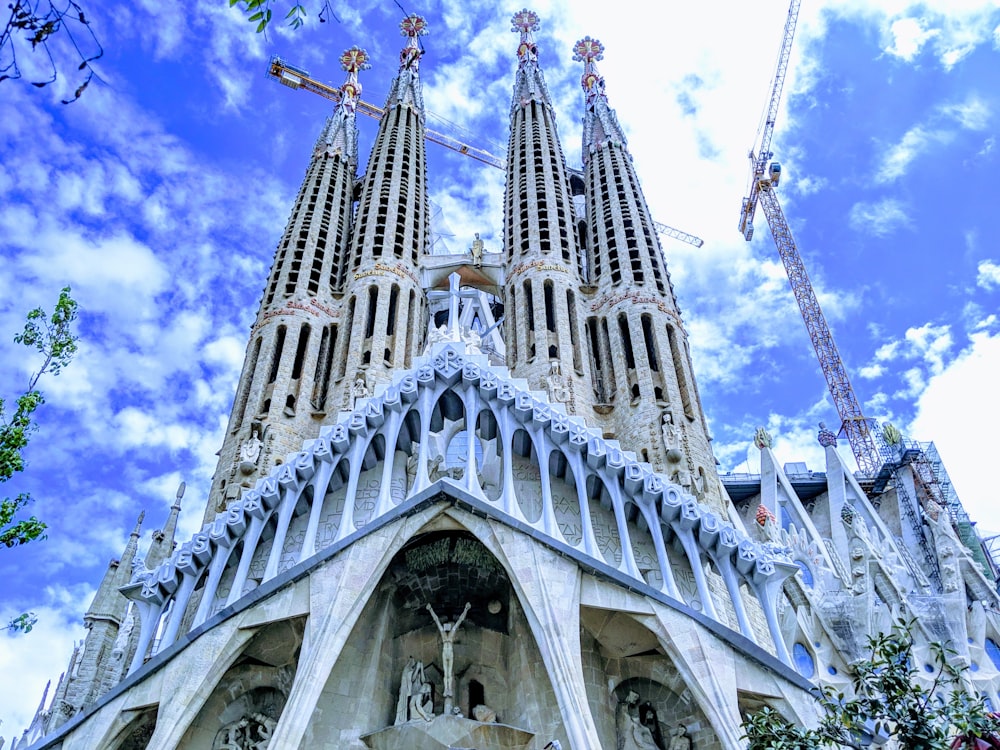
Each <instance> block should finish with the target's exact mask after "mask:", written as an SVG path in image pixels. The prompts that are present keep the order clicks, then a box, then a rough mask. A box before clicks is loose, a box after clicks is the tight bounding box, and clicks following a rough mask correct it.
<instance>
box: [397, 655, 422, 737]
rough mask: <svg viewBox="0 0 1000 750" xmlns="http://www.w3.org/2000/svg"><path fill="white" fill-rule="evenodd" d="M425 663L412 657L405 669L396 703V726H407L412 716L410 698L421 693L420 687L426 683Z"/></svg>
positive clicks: (407, 661)
mask: <svg viewBox="0 0 1000 750" xmlns="http://www.w3.org/2000/svg"><path fill="white" fill-rule="evenodd" d="M425 681H426V680H425V678H424V663H423V662H422V661H414V660H413V657H412V656H411V657H410V658H409V659H407V660H406V666H404V667H403V675H402V677H401V678H400V680H399V699H398V700H397V701H396V721H395V723H396V724H405V723H406V722H407V721H408V720H409V718H410V716H409V715H408V711H409V707H410V698H411V697H412V696H413V695H414V694H417V693H419V692H420V686H421V685H422V684H423V683H424V682H425Z"/></svg>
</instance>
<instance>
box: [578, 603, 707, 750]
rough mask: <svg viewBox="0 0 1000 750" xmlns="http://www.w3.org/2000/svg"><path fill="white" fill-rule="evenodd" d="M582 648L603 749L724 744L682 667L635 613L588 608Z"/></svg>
mask: <svg viewBox="0 0 1000 750" xmlns="http://www.w3.org/2000/svg"><path fill="white" fill-rule="evenodd" d="M580 650H581V655H582V659H583V667H584V672H585V673H586V674H588V675H592V677H590V678H588V680H587V699H588V703H589V705H590V710H591V712H592V714H593V716H594V722H595V724H596V726H597V730H598V734H599V735H600V737H601V746H602V747H609V748H614V747H617V748H628V749H629V750H645V749H646V748H651V747H657V748H662V749H663V750H667V748H670V747H688V748H690V747H692V746H694V747H717V746H718V740H717V739H716V736H715V732H714V731H713V730H712V728H711V725H710V724H709V721H708V718H707V716H706V715H705V713H704V712H703V711H702V709H701V708H700V707H699V705H698V703H697V701H696V700H695V699H694V696H693V694H692V691H691V690H690V689H689V688H688V686H687V684H686V682H685V680H684V677H683V676H682V675H681V672H680V670H679V669H678V668H677V665H676V664H675V663H674V661H673V659H672V658H671V657H670V656H669V655H668V654H667V652H666V651H665V649H664V648H663V646H662V644H661V643H660V642H659V639H658V638H657V637H656V634H655V633H653V632H652V631H650V630H649V629H648V628H646V627H645V626H644V625H643V624H641V623H640V622H639V621H638V620H637V619H636V618H635V617H634V616H632V615H630V614H628V613H626V612H619V611H613V610H605V609H598V608H595V607H587V606H584V607H582V608H581V610H580ZM674 739H677V740H678V744H677V745H674V744H673V743H672V741H673V740H674ZM684 740H687V742H686V744H685V742H684Z"/></svg>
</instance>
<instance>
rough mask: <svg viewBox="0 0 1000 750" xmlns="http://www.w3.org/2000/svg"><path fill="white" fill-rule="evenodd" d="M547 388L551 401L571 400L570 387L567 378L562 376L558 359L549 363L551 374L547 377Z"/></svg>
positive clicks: (562, 401)
mask: <svg viewBox="0 0 1000 750" xmlns="http://www.w3.org/2000/svg"><path fill="white" fill-rule="evenodd" d="M545 388H546V390H547V391H548V392H549V402H550V403H553V404H555V403H566V402H567V401H569V388H568V387H567V385H566V379H565V378H564V377H563V376H562V370H561V369H560V367H559V362H558V361H553V362H552V364H551V365H549V374H548V376H546V378H545Z"/></svg>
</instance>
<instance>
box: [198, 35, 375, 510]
mask: <svg viewBox="0 0 1000 750" xmlns="http://www.w3.org/2000/svg"><path fill="white" fill-rule="evenodd" d="M340 64H341V66H342V67H343V69H344V70H345V71H346V72H347V80H346V81H345V82H344V84H343V86H342V87H341V101H340V103H339V104H338V105H337V108H336V110H335V111H334V112H333V114H332V115H331V116H330V117H329V118H328V119H327V121H326V124H325V125H324V127H323V130H322V131H321V133H320V136H319V138H318V139H317V141H316V145H315V148H314V149H313V153H312V158H311V159H310V162H309V168H308V170H307V171H306V176H305V179H304V180H303V181H302V187H301V188H299V194H298V197H297V198H296V201H295V205H294V207H293V208H292V214H291V217H290V218H289V220H288V224H287V225H286V227H285V232H284V234H283V235H282V237H281V240H280V242H279V243H278V249H277V251H276V253H275V256H274V263H273V265H272V267H271V273H270V275H269V277H268V280H267V283H266V285H265V287H264V297H263V299H262V301H261V306H260V310H259V311H258V313H257V321H256V323H255V324H254V327H253V330H252V332H251V336H250V341H249V344H248V347H247V354H246V359H245V361H244V364H243V373H242V375H241V376H240V383H239V387H238V389H237V393H236V401H235V403H234V405H233V411H232V415H231V416H230V420H229V429H228V430H227V432H226V438H225V442H224V443H223V446H222V450H221V451H219V464H218V467H217V468H216V471H215V477H214V479H213V481H212V491H211V495H210V499H209V502H208V504H207V506H206V508H205V520H206V521H207V520H208V519H210V518H211V517H213V516H214V515H215V513H216V512H218V511H219V510H221V509H222V508H224V507H225V506H226V505H227V504H228V503H230V502H232V501H233V500H235V499H236V498H238V497H239V496H240V493H241V492H242V491H243V489H245V488H249V487H252V486H253V484H254V482H255V481H256V480H257V478H258V477H259V476H261V474H262V473H267V471H268V470H269V469H270V467H271V466H272V465H273V462H274V460H275V459H277V458H281V457H283V456H284V455H285V454H286V453H288V452H289V451H292V450H296V449H297V448H298V447H299V446H300V445H301V443H302V441H303V440H305V439H308V438H311V437H315V435H316V434H317V433H318V431H319V426H320V424H321V423H322V420H323V418H324V417H325V416H326V412H327V405H328V404H327V401H328V398H329V393H330V388H331V379H332V377H333V363H334V361H335V360H334V356H335V352H336V351H337V344H338V334H339V333H340V330H341V328H340V314H341V313H340V304H339V300H340V296H341V293H342V288H343V285H344V277H345V273H346V253H347V248H348V243H349V242H350V237H351V224H352V217H353V199H354V187H355V182H356V180H357V171H358V129H357V123H356V119H355V117H356V114H355V109H356V107H357V103H358V99H359V98H360V96H361V84H360V82H359V81H358V73H359V72H360V71H362V70H365V69H366V68H368V67H369V65H368V53H366V52H365V51H364V50H363V49H360V48H359V47H352V48H351V49H349V50H347V51H345V52H344V53H343V54H342V55H341V56H340ZM334 413H336V409H334Z"/></svg>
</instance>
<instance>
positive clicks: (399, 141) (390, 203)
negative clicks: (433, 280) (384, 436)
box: [335, 15, 430, 408]
mask: <svg viewBox="0 0 1000 750" xmlns="http://www.w3.org/2000/svg"><path fill="white" fill-rule="evenodd" d="M399 27H400V29H401V32H402V34H403V36H405V37H406V45H405V46H404V47H403V50H402V52H400V55H399V73H398V74H397V76H396V78H395V79H394V80H393V82H392V85H391V87H390V89H389V95H388V97H387V98H386V102H385V114H383V115H382V119H381V121H380V123H379V128H378V135H377V136H376V140H375V146H374V148H373V149H372V153H371V157H370V158H369V160H368V170H367V172H366V173H365V177H364V180H363V183H362V186H361V204H360V206H359V208H358V215H357V225H356V228H355V231H354V235H353V238H352V240H351V245H350V252H349V254H348V259H347V261H348V262H347V266H348V268H347V278H346V282H345V286H344V289H345V295H344V318H343V331H344V336H343V342H342V343H341V348H340V352H339V355H338V357H337V363H338V365H337V366H338V368H339V371H338V372H337V373H336V376H335V379H336V380H337V381H338V382H339V383H340V390H339V391H338V398H337V400H338V404H339V406H340V408H348V407H349V406H351V402H352V396H357V395H371V394H372V393H373V391H374V387H375V385H376V384H377V383H384V382H388V381H389V380H390V379H391V377H392V371H393V370H394V369H397V368H403V367H409V366H410V363H411V361H412V358H413V355H414V354H415V353H416V352H417V351H418V348H419V346H420V345H421V343H422V338H423V336H422V334H423V331H424V326H423V324H422V321H423V317H424V296H423V292H422V289H421V286H420V277H419V274H418V270H417V269H418V264H419V263H420V260H421V258H422V256H423V255H424V253H425V252H426V250H427V247H428V243H429V234H430V213H429V210H428V209H429V203H428V199H427V157H426V154H425V141H424V128H425V123H424V119H425V118H424V97H423V87H422V84H421V82H420V57H421V55H422V54H423V50H422V49H421V48H420V45H419V38H420V37H421V36H423V35H424V34H426V33H427V22H426V21H425V20H424V19H423V18H421V17H420V16H417V15H411V16H408V17H406V18H404V19H403V21H402V22H401V23H400V25H399Z"/></svg>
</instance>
